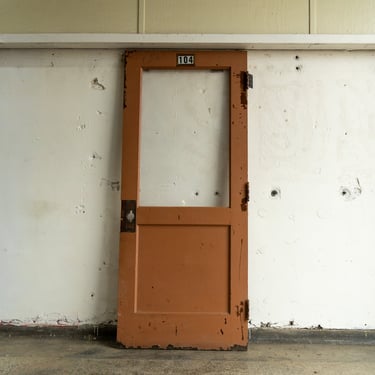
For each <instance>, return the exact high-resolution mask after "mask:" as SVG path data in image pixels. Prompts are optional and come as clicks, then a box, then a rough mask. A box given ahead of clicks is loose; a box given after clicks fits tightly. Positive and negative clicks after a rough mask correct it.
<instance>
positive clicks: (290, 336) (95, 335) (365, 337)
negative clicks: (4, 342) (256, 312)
mask: <svg viewBox="0 0 375 375" xmlns="http://www.w3.org/2000/svg"><path fill="white" fill-rule="evenodd" d="M116 332H117V325H116V324H98V325H95V324H88V325H80V326H59V327H58V326H40V327H38V326H14V325H0V337H25V336H32V337H38V338H51V337H62V338H67V339H72V340H88V341H91V340H98V341H112V342H114V343H115V342H116ZM257 343H258V344H267V343H279V344H341V345H344V344H345V345H374V344H375V330H361V329H302V328H300V329H295V328H251V329H250V330H249V345H252V344H257ZM118 345H119V347H120V346H121V345H120V344H118Z"/></svg>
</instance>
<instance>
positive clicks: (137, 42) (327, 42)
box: [0, 33, 375, 50]
mask: <svg viewBox="0 0 375 375" xmlns="http://www.w3.org/2000/svg"><path fill="white" fill-rule="evenodd" d="M0 48H110V49H129V48H148V49H149V48H166V49H178V48H180V49H181V48H182V49H183V48H192V49H243V50H252V49H263V50H264V49H268V50H270V49H277V50H280V49H284V50H294V49H295V50H297V49H310V50H324V49H331V50H332V49H334V50H375V34H371V35H363V34H361V35H337V34H327V35H324V34H303V35H301V34H79V33H77V34H65V33H61V34H0Z"/></svg>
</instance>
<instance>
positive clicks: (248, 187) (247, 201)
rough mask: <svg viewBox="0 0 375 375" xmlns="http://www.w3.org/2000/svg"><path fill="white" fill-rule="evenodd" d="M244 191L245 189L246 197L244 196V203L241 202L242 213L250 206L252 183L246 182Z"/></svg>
mask: <svg viewBox="0 0 375 375" xmlns="http://www.w3.org/2000/svg"><path fill="white" fill-rule="evenodd" d="M244 189H245V190H244V196H243V198H242V202H241V208H242V211H246V210H247V205H248V203H249V200H250V183H249V182H246V184H245V187H244Z"/></svg>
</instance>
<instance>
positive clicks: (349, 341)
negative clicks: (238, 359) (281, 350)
mask: <svg viewBox="0 0 375 375" xmlns="http://www.w3.org/2000/svg"><path fill="white" fill-rule="evenodd" d="M249 341H250V345H251V343H258V344H266V343H279V344H345V345H374V344H375V330H374V329H371V330H364V329H307V328H306V329H303V328H251V329H250V340H249Z"/></svg>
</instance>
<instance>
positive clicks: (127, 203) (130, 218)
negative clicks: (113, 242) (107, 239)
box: [121, 200, 137, 232]
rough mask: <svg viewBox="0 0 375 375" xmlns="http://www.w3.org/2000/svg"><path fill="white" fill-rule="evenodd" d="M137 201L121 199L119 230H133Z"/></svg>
mask: <svg viewBox="0 0 375 375" xmlns="http://www.w3.org/2000/svg"><path fill="white" fill-rule="evenodd" d="M136 214H137V202H136V201H134V200H123V201H121V232H135V228H136V223H137V221H136V219H137V217H136Z"/></svg>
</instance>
